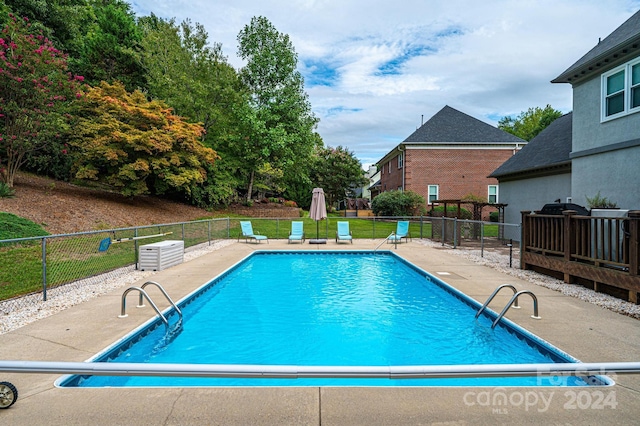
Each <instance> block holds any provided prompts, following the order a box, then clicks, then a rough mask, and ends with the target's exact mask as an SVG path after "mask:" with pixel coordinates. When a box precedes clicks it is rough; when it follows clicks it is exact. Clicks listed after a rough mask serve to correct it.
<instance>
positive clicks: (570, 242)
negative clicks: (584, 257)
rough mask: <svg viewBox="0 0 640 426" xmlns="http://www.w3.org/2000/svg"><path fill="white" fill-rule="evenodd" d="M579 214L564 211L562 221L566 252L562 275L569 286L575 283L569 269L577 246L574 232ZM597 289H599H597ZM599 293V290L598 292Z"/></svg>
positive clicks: (564, 249) (572, 211)
mask: <svg viewBox="0 0 640 426" xmlns="http://www.w3.org/2000/svg"><path fill="white" fill-rule="evenodd" d="M576 214H578V212H577V211H575V210H564V211H563V212H562V216H563V221H562V227H563V232H564V235H563V245H564V247H562V248H563V251H564V265H563V268H562V269H563V271H562V273H563V274H564V282H565V283H567V284H571V283H573V277H572V276H571V274H569V273H568V272H567V269H568V268H567V267H568V266H569V264H570V262H571V254H573V252H574V251H575V250H574V247H575V244H576V242H575V241H576V240H575V233H574V232H573V216H574V215H576ZM596 288H597V287H596ZM596 291H597V290H596Z"/></svg>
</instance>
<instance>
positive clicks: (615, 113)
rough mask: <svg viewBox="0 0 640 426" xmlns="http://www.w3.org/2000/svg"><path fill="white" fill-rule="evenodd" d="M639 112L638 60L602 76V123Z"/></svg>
mask: <svg viewBox="0 0 640 426" xmlns="http://www.w3.org/2000/svg"><path fill="white" fill-rule="evenodd" d="M634 112H640V58H637V59H635V60H633V61H631V62H627V63H626V64H624V65H621V66H619V67H616V68H614V69H612V70H611V71H609V72H606V73H604V74H602V121H606V120H609V119H613V118H618V117H622V116H625V115H627V114H631V113H634Z"/></svg>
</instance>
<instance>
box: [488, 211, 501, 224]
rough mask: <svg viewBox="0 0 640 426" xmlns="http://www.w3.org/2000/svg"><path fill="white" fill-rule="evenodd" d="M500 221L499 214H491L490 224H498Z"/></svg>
mask: <svg viewBox="0 0 640 426" xmlns="http://www.w3.org/2000/svg"><path fill="white" fill-rule="evenodd" d="M499 220H500V213H499V212H491V213H489V222H498V221H499Z"/></svg>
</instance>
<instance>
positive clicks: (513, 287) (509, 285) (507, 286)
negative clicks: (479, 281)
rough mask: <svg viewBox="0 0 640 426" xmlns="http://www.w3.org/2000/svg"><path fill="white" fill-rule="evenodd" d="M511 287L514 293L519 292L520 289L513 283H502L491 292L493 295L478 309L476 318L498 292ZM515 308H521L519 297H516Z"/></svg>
mask: <svg viewBox="0 0 640 426" xmlns="http://www.w3.org/2000/svg"><path fill="white" fill-rule="evenodd" d="M505 287H506V288H510V289H511V290H513V294H516V293H517V292H518V290H516V288H515V286H513V285H512V284H502V285H500V286H498V287H497V288H496V289H495V290H493V293H491V296H489V297H488V298H487V300H486V302H484V304H483V305H482V307H481V308H480V309H479V310H478V312H476V318H478V317H479V316H480V314H481V313H482V311H484V310H485V308H486V307H487V306H488V305H489V303H491V301H492V300H493V298H494V297H496V294H498V292H499V291H500V290H502V289H503V288H505ZM513 309H520V306H519V305H518V298H516V300H515V303H514V306H513Z"/></svg>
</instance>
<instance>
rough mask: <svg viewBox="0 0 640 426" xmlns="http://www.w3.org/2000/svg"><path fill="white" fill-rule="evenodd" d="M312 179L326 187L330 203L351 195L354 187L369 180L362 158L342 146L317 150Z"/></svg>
mask: <svg viewBox="0 0 640 426" xmlns="http://www.w3.org/2000/svg"><path fill="white" fill-rule="evenodd" d="M311 180H312V181H313V182H314V183H315V184H316V185H317V186H319V187H322V189H324V193H325V194H326V197H327V202H328V204H329V205H333V204H334V203H335V202H337V201H340V200H343V199H345V198H347V197H349V196H351V195H352V194H351V193H352V192H353V189H354V188H357V187H360V186H362V185H364V184H365V182H367V180H366V179H365V177H364V170H362V164H361V163H360V160H358V159H357V158H356V157H355V156H354V154H353V153H352V152H350V151H349V150H348V149H346V148H343V147H341V146H338V147H337V148H331V147H327V148H318V149H317V150H316V153H315V155H314V163H313V171H312V174H311Z"/></svg>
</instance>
